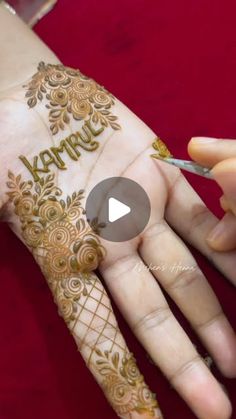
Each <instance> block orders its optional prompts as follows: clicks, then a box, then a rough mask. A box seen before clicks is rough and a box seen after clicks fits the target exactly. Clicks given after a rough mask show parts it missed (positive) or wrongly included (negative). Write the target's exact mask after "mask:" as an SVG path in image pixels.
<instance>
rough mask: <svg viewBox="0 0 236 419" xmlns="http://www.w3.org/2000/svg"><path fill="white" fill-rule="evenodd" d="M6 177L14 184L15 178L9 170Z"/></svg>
mask: <svg viewBox="0 0 236 419" xmlns="http://www.w3.org/2000/svg"><path fill="white" fill-rule="evenodd" d="M8 177H9V179H11V180H13V181H14V182H15V176H14V175H13V173H12V172H11V171H10V170H8Z"/></svg>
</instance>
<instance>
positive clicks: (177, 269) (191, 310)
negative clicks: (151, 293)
mask: <svg viewBox="0 0 236 419" xmlns="http://www.w3.org/2000/svg"><path fill="white" fill-rule="evenodd" d="M140 252H141V256H142V258H143V260H144V261H145V262H146V264H147V266H150V265H151V266H154V267H156V269H153V271H152V272H153V274H154V275H155V276H156V278H157V279H158V280H159V282H160V283H161V285H162V286H163V287H164V289H165V290H166V291H167V292H168V294H169V295H170V296H171V298H172V299H173V300H174V301H175V303H176V304H177V305H178V306H179V308H180V309H181V311H182V312H183V314H184V315H185V316H186V317H187V319H188V320H189V321H190V323H191V325H192V326H193V328H194V329H195V331H196V332H197V334H198V335H199V336H200V338H201V339H202V341H203V343H204V345H205V346H206V348H207V349H208V351H209V352H210V353H211V355H212V356H213V358H214V360H215V361H216V363H217V365H218V367H219V368H220V370H221V371H222V372H223V373H224V374H226V375H227V376H235V375H236V339H235V334H234V331H233V329H232V327H231V326H230V324H229V322H228V320H227V319H226V317H225V315H224V313H223V311H222V308H221V306H220V304H219V301H218V299H217V298H216V296H215V294H214V292H213V290H212V288H211V287H210V285H209V283H208V282H207V280H206V278H205V277H204V275H203V273H202V272H201V270H200V268H199V267H198V266H197V263H196V261H195V260H194V258H193V256H192V255H191V253H190V252H189V250H188V248H187V247H186V246H185V244H184V243H183V242H182V240H181V239H180V238H179V237H178V236H177V235H176V234H175V233H174V232H173V231H172V230H171V228H170V227H169V226H168V224H167V223H166V222H165V221H164V220H162V221H161V222H159V223H156V224H153V225H152V227H150V228H149V229H148V230H147V231H146V232H145V233H144V236H143V239H142V244H141V247H140ZM158 267H159V269H158Z"/></svg>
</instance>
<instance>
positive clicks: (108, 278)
mask: <svg viewBox="0 0 236 419" xmlns="http://www.w3.org/2000/svg"><path fill="white" fill-rule="evenodd" d="M35 71H37V69H35ZM87 120H90V123H91V126H92V127H93V131H96V134H97V135H95V136H94V135H93V134H92V131H91V129H90V131H89V132H90V139H88V138H89V137H87V138H85V140H84V141H81V139H80V145H79V146H78V147H77V150H78V151H79V152H80V155H77V158H76V155H75V153H73V152H72V149H70V153H68V152H67V151H66V150H65V149H64V150H61V152H59V154H58V156H59V157H58V159H57V164H55V161H56V160H55V159H54V160H53V159H52V147H58V146H59V144H60V141H61V140H62V139H68V136H70V134H75V133H77V134H76V135H77V139H78V138H79V135H80V134H84V135H85V131H84V130H83V127H85V125H84V124H85V121H87ZM0 130H1V140H0V159H1V162H0V163H1V164H0V179H1V185H0V190H1V192H2V193H1V196H0V199H1V201H0V202H1V204H2V215H3V217H4V218H5V219H7V220H8V222H9V223H10V225H11V227H12V228H13V230H14V231H15V232H16V234H17V235H18V236H19V237H20V238H21V240H23V242H24V243H25V244H26V245H27V246H28V248H29V249H30V250H31V252H32V254H33V255H34V257H35V259H36V260H37V262H38V263H39V265H40V267H41V269H42V271H43V273H44V275H45V277H46V279H47V281H48V283H49V286H50V288H51V290H52V292H53V294H54V298H55V302H56V303H57V304H58V307H59V311H60V313H61V315H62V316H63V317H64V319H65V321H66V323H67V325H68V327H69V328H70V330H71V332H72V334H73V336H74V338H75V340H76V342H77V344H78V347H79V349H80V352H81V354H82V355H83V357H84V358H85V360H86V362H87V364H88V366H89V368H90V369H91V371H92V373H93V374H94V376H95V377H96V379H97V381H98V382H99V384H100V385H101V386H102V388H103V389H104V392H105V394H106V396H107V397H108V399H109V401H110V402H111V404H112V405H113V407H114V409H115V410H116V412H117V413H118V414H119V415H120V416H121V417H123V418H148V417H153V416H151V415H152V413H153V414H154V417H156V418H157V417H159V415H160V412H159V410H158V409H157V406H156V405H155V401H154V399H153V398H152V396H151V393H150V392H149V390H148V388H147V387H146V385H145V384H144V382H143V381H142V377H141V376H140V373H139V372H138V370H137V368H136V366H135V363H134V360H133V358H132V357H131V355H130V353H129V352H128V349H127V347H126V345H125V342H124V340H123V338H122V335H121V333H120V331H119V329H118V326H117V324H116V321H115V318H114V314H113V312H112V309H111V306H110V302H109V300H108V297H107V295H106V293H105V291H104V289H103V286H102V284H101V282H100V281H99V279H98V278H97V277H96V275H95V274H94V273H93V271H94V270H95V269H96V268H98V269H99V272H100V274H101V276H102V277H103V279H104V280H105V282H106V285H107V287H108V288H109V290H110V292H111V294H112V296H113V298H114V300H115V301H116V303H117V305H118V307H119V309H120V311H121V312H122V313H123V315H124V317H125V318H126V320H127V322H128V323H129V325H130V326H131V328H132V330H133V331H134V333H135V334H136V336H137V337H138V338H139V340H140V342H141V343H142V345H143V346H144V347H145V348H146V350H147V352H148V353H149V355H150V356H151V358H152V359H153V361H154V362H155V364H157V365H158V367H159V368H160V369H161V370H162V371H163V373H164V374H165V375H166V376H167V378H168V379H169V380H170V382H171V384H172V386H174V388H175V389H176V390H177V391H178V392H179V393H180V395H181V396H182V397H183V398H184V399H185V400H186V402H187V403H188V404H189V406H190V407H191V408H192V409H193V411H194V412H195V414H196V415H197V416H198V417H199V418H206V419H227V418H229V416H230V404H229V402H228V399H227V397H226V395H225V393H224V392H223V390H222V388H221V386H220V385H219V384H218V382H217V381H216V379H215V378H214V377H213V375H212V374H211V372H210V370H209V369H208V368H207V366H206V365H205V363H204V361H203V360H202V359H201V357H200V356H199V355H198V353H197V351H196V349H195V347H194V346H193V345H192V343H191V341H190V340H189V338H188V336H187V335H186V333H185V332H184V330H183V328H182V327H181V326H180V324H179V323H178V321H177V320H176V319H175V317H174V316H173V314H172V312H171V311H170V309H169V306H168V303H167V301H166V299H165V297H164V295H163V293H162V291H161V288H160V285H161V286H162V287H163V288H164V289H165V290H166V291H167V292H168V294H169V295H170V296H171V298H173V300H174V301H175V302H176V304H177V305H178V306H179V308H180V310H181V311H182V312H183V313H184V315H185V316H186V318H187V319H188V320H189V322H190V323H191V325H192V326H193V328H194V330H195V331H196V333H197V334H198V336H199V337H200V339H201V340H202V341H203V343H204V345H205V347H206V348H207V350H208V351H209V352H210V354H211V355H212V357H213V358H214V360H215V362H216V364H217V365H218V367H219V368H220V370H221V371H222V373H223V374H225V375H226V376H228V377H233V376H235V375H236V362H235V358H236V352H235V349H236V346H235V335H234V333H233V331H232V329H231V327H230V325H229V323H228V321H227V319H226V318H225V316H224V314H223V312H222V309H221V307H220V304H219V302H218V300H217V298H216V296H215V295H214V293H213V291H212V289H211V288H210V286H209V284H208V282H207V279H206V278H205V276H204V274H203V273H202V272H201V270H200V268H199V267H198V266H197V264H196V261H195V260H194V258H193V256H192V255H191V253H190V251H189V250H188V248H187V247H186V245H185V244H184V242H183V240H186V241H187V242H188V243H190V244H192V245H193V246H195V247H196V248H197V249H199V250H200V251H201V252H202V253H203V254H205V255H206V257H207V258H209V259H210V260H211V261H213V262H214V264H215V266H217V267H218V268H219V269H220V270H221V271H222V272H223V273H224V274H225V276H227V277H228V278H229V279H231V280H232V281H233V280H235V268H236V258H235V253H234V254H233V253H227V252H226V253H224V254H218V253H215V252H213V251H212V250H211V249H210V247H209V246H208V244H207V243H206V237H207V236H208V234H209V232H210V231H211V230H212V228H213V227H214V226H215V225H216V224H217V219H216V218H215V217H214V216H213V214H211V213H210V211H209V210H208V209H207V208H206V207H205V205H204V203H203V202H202V201H201V199H200V198H199V197H198V196H197V194H196V193H195V192H194V190H193V189H192V188H191V186H190V185H189V184H188V183H187V181H186V180H185V178H184V177H183V175H182V174H181V173H180V172H179V171H178V170H177V169H176V168H173V167H170V166H169V165H166V164H164V163H162V162H159V161H153V160H152V159H151V158H150V154H151V153H152V152H153V150H152V147H151V145H152V142H153V140H154V139H155V134H154V133H153V132H152V131H151V130H150V129H149V128H148V127H147V126H146V125H145V124H143V123H142V122H141V121H140V120H139V119H138V118H137V117H136V116H135V115H134V114H133V113H132V112H131V111H129V110H128V109H127V108H126V107H125V106H124V105H122V104H121V103H120V102H119V101H117V100H116V99H113V98H112V96H111V95H110V94H109V93H108V92H106V91H104V90H103V89H102V88H100V87H99V86H98V85H97V84H96V83H94V82H93V81H92V80H91V79H85V78H83V76H82V75H81V74H80V73H79V72H75V71H74V70H71V69H65V68H63V67H62V66H59V67H57V66H47V65H44V64H40V66H39V70H38V73H37V74H36V75H35V76H34V78H33V79H29V80H26V81H25V83H24V87H22V86H19V87H18V88H13V89H10V90H9V91H5V92H4V95H2V100H1V102H0ZM99 130H100V131H101V132H100V133H99ZM87 132H88V130H87ZM70 138H71V137H70ZM73 138H74V137H73ZM86 141H87V142H86ZM94 141H95V142H97V143H94ZM89 150H90V151H89ZM43 151H44V153H43V154H41V157H39V156H40V153H42V152H43ZM19 156H21V159H19ZM36 156H37V157H36ZM42 156H43V158H44V165H42ZM54 156H55V154H54ZM34 157H35V159H34ZM37 159H38V160H37ZM33 161H34V162H35V164H34V165H33ZM27 162H28V163H27ZM46 162H47V163H46ZM29 164H31V166H29ZM27 165H28V168H27ZM33 167H34V169H33ZM38 168H43V170H44V171H45V172H47V171H48V173H43V172H40V170H38ZM112 176H123V177H127V178H130V179H132V180H135V181H136V182H137V183H139V184H140V185H141V186H142V187H143V188H144V189H145V190H146V192H147V194H148V195H149V198H150V201H151V208H152V211H151V217H150V221H149V223H148V225H147V227H146V228H145V230H144V231H143V232H142V234H140V235H139V236H137V237H136V238H135V239H133V240H131V241H130V242H124V243H113V242H109V245H107V242H105V241H103V240H102V239H99V238H98V237H96V235H95V234H94V233H93V231H91V230H90V228H89V226H88V225H87V222H86V219H85V215H84V213H83V211H82V207H84V203H85V199H82V195H80V194H78V191H79V190H81V189H84V191H85V192H84V196H85V198H86V197H87V196H88V193H89V192H90V190H91V189H92V188H93V187H94V186H95V185H96V184H97V183H98V182H100V181H101V180H103V179H105V178H108V177H112ZM40 179H41V180H40ZM42 179H43V180H42ZM55 187H56V188H59V189H55ZM7 193H8V195H7ZM67 196H69V198H67ZM182 239H183V240H182ZM150 264H152V266H156V267H158V266H165V269H159V270H158V269H156V270H155V269H154V270H153V271H150V270H147V269H145V265H146V266H149V265H150ZM176 264H179V265H181V266H183V267H185V268H186V267H187V269H184V270H176V269H171V268H172V267H173V266H175V265H176ZM137 266H138V269H137Z"/></svg>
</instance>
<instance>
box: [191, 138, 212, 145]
mask: <svg viewBox="0 0 236 419" xmlns="http://www.w3.org/2000/svg"><path fill="white" fill-rule="evenodd" d="M191 141H194V142H195V143H198V144H201V145H202V144H209V143H215V142H216V141H218V139H217V138H212V137H193V138H192V139H191Z"/></svg>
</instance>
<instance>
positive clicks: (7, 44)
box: [0, 2, 59, 92]
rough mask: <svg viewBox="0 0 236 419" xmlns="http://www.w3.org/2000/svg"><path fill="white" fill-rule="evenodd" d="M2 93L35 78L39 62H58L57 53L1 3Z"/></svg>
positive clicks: (0, 73)
mask: <svg viewBox="0 0 236 419" xmlns="http://www.w3.org/2000/svg"><path fill="white" fill-rule="evenodd" d="M0 40H1V48H0V92H2V91H4V90H6V89H8V88H10V87H13V86H17V85H18V84H21V83H22V82H23V81H25V80H26V79H28V78H29V77H31V76H32V74H33V73H34V72H35V68H37V65H38V62H39V61H41V60H42V61H45V62H50V63H52V64H53V63H58V62H59V60H58V58H57V57H56V56H55V54H54V53H53V52H52V51H51V50H50V49H49V48H48V47H47V46H46V45H45V44H44V43H43V42H42V41H41V40H40V39H39V38H38V36H37V35H36V34H35V33H34V32H33V31H32V30H30V29H29V28H28V27H27V26H26V25H25V24H24V23H23V22H22V20H21V19H20V18H19V17H18V16H16V15H13V14H12V13H10V12H9V10H7V9H6V7H5V6H4V4H3V3H1V2H0Z"/></svg>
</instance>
